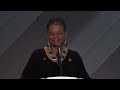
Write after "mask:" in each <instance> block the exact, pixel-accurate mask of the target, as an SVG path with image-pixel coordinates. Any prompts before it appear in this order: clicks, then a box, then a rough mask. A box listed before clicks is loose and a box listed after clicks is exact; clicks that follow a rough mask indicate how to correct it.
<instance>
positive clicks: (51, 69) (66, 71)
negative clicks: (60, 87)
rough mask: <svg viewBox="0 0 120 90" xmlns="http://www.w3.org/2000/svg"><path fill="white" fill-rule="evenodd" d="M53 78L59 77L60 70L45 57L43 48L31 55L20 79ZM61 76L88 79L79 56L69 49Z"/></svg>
mask: <svg viewBox="0 0 120 90" xmlns="http://www.w3.org/2000/svg"><path fill="white" fill-rule="evenodd" d="M54 76H60V68H59V66H58V64H57V63H55V62H52V61H51V60H50V59H49V58H48V57H47V55H46V53H45V51H44V48H41V49H37V50H35V51H34V52H33V53H32V55H31V57H30V59H29V61H28V63H27V65H26V67H25V68H24V70H23V73H22V76H21V79H40V78H47V77H54ZM61 76H70V77H77V78H84V79H90V77H89V75H88V73H87V72H86V69H85V67H84V64H83V62H82V59H81V57H80V55H79V54H78V53H77V52H76V51H73V50H70V49H68V53H67V56H66V58H65V59H64V60H63V62H62V75H61Z"/></svg>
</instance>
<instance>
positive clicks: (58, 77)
mask: <svg viewBox="0 0 120 90" xmlns="http://www.w3.org/2000/svg"><path fill="white" fill-rule="evenodd" d="M40 79H83V78H77V77H69V76H54V77H47V78H40Z"/></svg>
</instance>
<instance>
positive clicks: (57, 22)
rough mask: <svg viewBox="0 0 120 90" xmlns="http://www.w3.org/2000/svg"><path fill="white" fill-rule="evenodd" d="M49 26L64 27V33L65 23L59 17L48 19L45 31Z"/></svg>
mask: <svg viewBox="0 0 120 90" xmlns="http://www.w3.org/2000/svg"><path fill="white" fill-rule="evenodd" d="M51 25H62V26H63V27H64V31H65V32H66V23H65V21H64V19H63V18H61V17H54V18H52V19H50V20H49V21H48V24H47V31H48V28H49V27H50V26H51Z"/></svg>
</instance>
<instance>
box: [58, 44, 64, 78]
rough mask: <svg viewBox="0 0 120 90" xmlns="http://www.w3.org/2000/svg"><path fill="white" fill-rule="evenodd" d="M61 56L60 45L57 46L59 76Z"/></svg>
mask: <svg viewBox="0 0 120 90" xmlns="http://www.w3.org/2000/svg"><path fill="white" fill-rule="evenodd" d="M62 58H63V57H62V56H61V46H60V45H59V46H58V66H59V69H60V76H61V75H62Z"/></svg>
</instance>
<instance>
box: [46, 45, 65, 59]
mask: <svg viewBox="0 0 120 90" xmlns="http://www.w3.org/2000/svg"><path fill="white" fill-rule="evenodd" d="M47 48H49V50H50V52H49V55H50V57H51V58H52V60H54V61H56V60H57V58H56V57H55V56H54V55H53V51H52V49H51V47H50V46H49V45H47ZM65 55H66V51H64V50H63V51H62V52H61V55H60V56H59V59H60V60H61V61H62V60H64V58H65Z"/></svg>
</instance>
